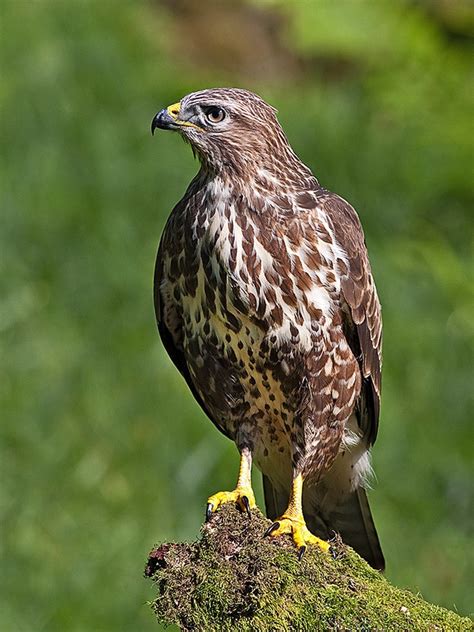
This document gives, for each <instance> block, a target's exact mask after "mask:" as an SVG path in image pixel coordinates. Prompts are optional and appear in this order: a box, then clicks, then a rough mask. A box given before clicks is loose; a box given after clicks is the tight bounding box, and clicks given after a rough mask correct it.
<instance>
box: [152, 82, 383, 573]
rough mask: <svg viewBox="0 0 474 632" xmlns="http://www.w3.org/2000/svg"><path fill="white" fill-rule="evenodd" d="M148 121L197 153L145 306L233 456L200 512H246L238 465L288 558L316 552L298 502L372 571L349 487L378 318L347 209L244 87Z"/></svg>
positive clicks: (358, 487) (376, 383) (363, 447)
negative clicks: (221, 508) (227, 473)
mask: <svg viewBox="0 0 474 632" xmlns="http://www.w3.org/2000/svg"><path fill="white" fill-rule="evenodd" d="M155 128H164V129H176V130H178V131H179V132H180V133H181V135H182V136H183V138H184V139H185V140H186V141H187V142H189V143H190V144H191V146H192V148H193V151H194V152H195V153H196V155H197V156H198V158H199V160H200V162H201V169H200V171H199V173H198V174H197V175H196V177H195V178H194V180H193V181H192V182H191V184H190V185H189V187H188V189H187V191H186V193H185V195H184V197H183V199H182V200H181V201H180V202H179V203H178V204H177V205H176V207H175V208H174V209H173V212H172V213H171V215H170V217H169V219H168V222H167V224H166V227H165V230H164V233H163V236H162V239H161V243H160V247H159V251H158V256H157V262H156V274H155V306H156V314H157V320H158V327H159V331H160V334H161V337H162V340H163V343H164V345H165V347H166V349H167V351H168V353H169V355H170V356H171V358H172V360H173V362H174V363H175V365H176V366H177V367H178V369H179V370H180V371H181V373H182V375H183V376H184V378H185V379H186V381H187V383H188V385H189V387H190V388H191V391H192V392H193V394H194V396H195V398H196V399H197V401H198V402H199V404H200V405H201V406H202V408H203V409H204V411H205V412H206V413H207V415H208V416H209V417H210V419H211V420H212V421H213V422H214V423H215V424H216V426H217V427H218V428H219V429H220V430H221V431H222V432H224V433H225V434H226V435H227V436H228V437H230V438H231V439H232V440H233V441H235V443H236V444H237V447H238V449H239V451H240V453H241V458H242V461H241V472H240V476H239V482H238V485H237V489H236V490H235V491H234V492H221V493H220V494H216V495H214V496H212V497H211V498H210V499H209V506H208V510H209V513H210V512H211V511H212V510H215V509H217V507H218V505H219V504H221V503H222V502H227V501H229V500H236V501H237V502H238V503H239V504H240V505H241V506H243V507H244V508H247V509H249V508H250V507H251V506H253V493H252V491H251V486H250V466H251V463H252V460H253V461H254V462H255V463H256V464H257V466H258V467H259V469H260V470H261V471H262V473H263V475H264V489H265V502H266V505H267V513H268V515H269V516H270V517H271V518H273V519H275V518H277V516H281V517H280V518H279V519H278V521H277V523H275V524H276V525H277V526H275V525H274V528H273V531H274V533H276V534H277V535H278V533H279V532H291V533H292V534H293V538H294V540H295V542H296V544H297V545H298V546H299V547H300V550H301V552H303V551H304V548H305V546H306V543H311V542H315V543H317V544H318V543H319V544H320V546H321V548H324V546H323V544H324V543H323V544H321V540H318V538H314V537H313V536H312V535H311V534H310V533H309V531H308V530H307V529H306V526H305V525H304V521H303V517H302V514H301V508H302V509H303V510H304V514H305V517H306V519H307V521H308V525H309V527H310V528H311V529H312V531H313V532H314V533H317V534H318V535H319V536H320V537H323V538H328V537H330V536H331V533H332V531H339V532H340V533H341V535H342V537H343V539H344V540H345V541H346V542H347V543H348V544H351V545H352V546H353V547H354V548H355V549H356V550H358V551H359V553H360V554H361V555H363V556H364V557H365V558H366V559H367V560H368V561H369V562H370V563H371V564H372V565H373V566H374V567H376V568H383V565H384V561H383V555H382V552H381V550H380V545H379V543H378V538H377V535H376V532H375V528H374V526H373V522H372V518H371V515H370V510H369V507H368V504H367V499H366V496H365V491H364V489H363V485H364V482H365V480H366V478H367V476H368V474H369V470H370V463H369V448H370V446H371V445H372V444H373V442H374V441H375V438H376V435H377V427H378V417H379V407H380V370H381V332H382V325H381V315H380V305H379V301H378V298H377V293H376V290H375V285H374V281H373V278H372V273H371V270H370V265H369V261H368V257H367V251H366V248H365V243H364V236H363V232H362V228H361V226H360V222H359V219H358V217H357V214H356V212H355V211H354V209H353V208H352V207H351V206H350V205H349V204H348V203H347V202H346V201H345V200H343V199H342V198H340V197H339V196H338V195H336V194H334V193H330V192H329V191H327V190H325V189H324V188H322V187H321V186H320V184H319V183H318V181H317V180H316V178H315V177H314V176H313V174H312V173H311V171H310V170H309V169H308V167H306V166H305V165H304V164H303V163H302V162H301V161H300V160H299V158H298V157H297V156H296V155H295V153H294V152H293V151H292V149H291V147H290V145H289V144H288V141H287V139H286V137H285V135H284V133H283V131H282V129H281V127H280V125H279V123H278V121H277V118H276V111H275V110H274V108H272V107H271V106H269V105H268V104H267V103H265V102H264V101H263V100H262V99H260V98H259V97H258V96H256V95H255V94H252V93H251V92H247V91H245V90H238V89H213V90H203V91H201V92H196V93H193V94H190V95H188V96H186V97H185V98H184V99H182V101H181V102H180V103H178V104H175V105H173V106H170V107H169V108H167V109H165V110H162V111H161V112H159V113H158V114H157V115H156V117H155V118H154V119H153V123H152V130H154V129H155ZM303 481H304V488H303ZM302 493H303V498H302V503H303V506H302V507H301V494H302ZM281 514H283V515H281ZM302 529H303V531H302ZM304 529H306V530H304Z"/></svg>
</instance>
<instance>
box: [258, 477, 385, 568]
mask: <svg viewBox="0 0 474 632" xmlns="http://www.w3.org/2000/svg"><path fill="white" fill-rule="evenodd" d="M263 490H264V494H265V506H266V510H267V516H268V517H269V518H270V519H271V520H274V519H275V518H277V517H278V516H281V515H282V514H283V513H284V512H285V510H286V508H287V505H288V493H285V492H283V491H281V490H279V489H276V488H275V487H274V486H273V485H272V483H271V481H270V479H269V478H268V477H267V476H263ZM308 500H310V502H305V503H304V509H305V518H306V522H307V525H308V528H309V529H310V530H311V531H312V532H313V533H314V534H315V535H317V536H319V537H321V538H324V539H329V538H330V537H332V535H333V532H334V531H335V532H337V533H339V534H340V535H341V537H342V539H343V541H344V542H345V544H348V545H349V546H351V547H352V548H353V549H354V550H355V551H357V553H358V554H359V555H360V556H361V557H363V558H364V559H365V560H366V561H367V562H368V563H369V564H370V565H371V566H372V567H373V568H375V569H377V570H381V571H382V570H384V568H385V560H384V556H383V553H382V548H381V546H380V542H379V538H378V535H377V531H376V529H375V525H374V521H373V518H372V513H371V511H370V507H369V502H368V500H367V494H366V492H365V489H363V488H362V487H360V488H359V489H357V490H356V491H354V492H352V493H351V494H348V495H347V496H345V497H344V500H342V501H341V502H339V503H338V504H337V505H336V506H334V507H332V508H331V510H330V511H329V512H328V513H325V514H322V513H321V508H320V507H319V508H318V503H317V502H315V499H313V497H312V495H311V498H308Z"/></svg>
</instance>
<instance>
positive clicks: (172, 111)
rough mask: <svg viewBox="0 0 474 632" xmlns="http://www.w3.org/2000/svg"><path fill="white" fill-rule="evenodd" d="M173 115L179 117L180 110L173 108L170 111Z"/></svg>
mask: <svg viewBox="0 0 474 632" xmlns="http://www.w3.org/2000/svg"><path fill="white" fill-rule="evenodd" d="M170 112H171V114H175V115H176V116H178V114H179V110H178V108H173V109H172V110H170Z"/></svg>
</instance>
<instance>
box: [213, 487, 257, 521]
mask: <svg viewBox="0 0 474 632" xmlns="http://www.w3.org/2000/svg"><path fill="white" fill-rule="evenodd" d="M232 502H235V503H236V504H237V506H238V507H239V508H240V509H241V510H242V511H246V512H247V513H248V514H249V515H250V510H251V509H254V508H255V507H256V506H257V504H256V502H255V496H254V493H253V490H252V488H251V487H247V486H246V487H237V488H236V489H234V491H232V492H217V494H213V495H212V496H210V497H209V498H208V499H207V510H206V519H207V520H209V518H210V517H211V514H212V513H213V512H214V511H217V509H218V508H219V507H220V506H221V505H224V504H225V503H232Z"/></svg>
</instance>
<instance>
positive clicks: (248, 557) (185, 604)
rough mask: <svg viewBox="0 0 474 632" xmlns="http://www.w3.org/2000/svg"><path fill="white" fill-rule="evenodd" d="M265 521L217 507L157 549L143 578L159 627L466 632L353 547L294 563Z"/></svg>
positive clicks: (338, 545) (310, 554)
mask: <svg viewBox="0 0 474 632" xmlns="http://www.w3.org/2000/svg"><path fill="white" fill-rule="evenodd" d="M269 524H270V522H269V521H268V520H267V519H266V518H264V517H263V516H262V514H261V513H260V511H258V510H253V511H252V515H251V518H249V517H248V516H247V515H244V514H242V513H240V512H239V511H238V510H237V509H235V508H234V507H233V506H231V505H226V506H224V507H223V508H222V509H221V510H219V512H218V513H216V514H215V515H214V516H213V517H212V519H211V521H210V522H209V523H208V524H206V525H204V526H203V529H202V537H201V539H200V540H198V541H197V542H193V543H191V544H187V543H178V544H162V545H161V546H158V547H156V548H155V549H153V550H152V552H151V553H150V556H149V559H148V564H147V567H146V571H145V574H146V576H147V577H150V578H151V579H152V580H153V581H154V582H155V583H156V586H157V588H158V594H157V597H156V599H155V600H154V601H153V602H152V603H151V606H152V608H153V610H154V612H155V614H156V617H157V619H158V621H159V622H160V623H164V624H177V625H178V626H179V627H180V628H181V629H183V630H195V631H199V630H203V631H206V632H212V631H213V630H216V631H217V630H219V631H222V630H249V631H252V632H258V631H269V630H278V631H282V632H283V631H286V630H288V631H290V630H291V631H295V630H296V631H298V630H302V631H306V630H307V631H312V630H338V631H342V630H344V631H345V630H348V631H351V632H352V631H369V630H370V631H372V630H377V631H389V630H390V631H392V630H397V631H398V630H410V631H411V630H420V631H421V630H422V631H423V632H426V631H431V632H435V631H438V630H439V631H443V632H444V631H446V630H473V629H474V626H473V623H472V621H470V620H469V619H465V618H462V617H460V616H458V615H456V614H455V613H453V612H450V611H449V610H445V609H444V608H441V607H439V606H435V605H432V604H429V603H427V602H426V601H423V599H421V598H420V597H419V596H416V595H414V594H412V593H410V592H409V591H406V590H400V589H398V588H395V587H393V586H391V585H390V584H389V583H388V582H387V581H386V579H385V578H384V577H383V575H381V574H380V573H379V572H377V571H374V570H373V569H372V568H371V567H370V566H368V564H367V563H366V562H365V561H364V560H362V559H361V558H360V557H359V556H358V555H357V554H356V553H355V552H354V551H353V550H352V549H350V548H349V547H346V546H345V545H344V544H343V543H342V542H341V541H339V540H336V541H335V542H333V546H332V549H333V553H334V555H329V554H327V553H323V552H322V551H320V550H319V549H317V548H315V547H309V548H308V550H307V552H306V553H305V555H304V557H303V558H302V560H301V561H299V560H298V558H297V555H296V550H295V548H294V546H293V544H292V543H291V541H290V540H289V539H288V538H287V537H286V536H285V537H283V538H278V539H273V538H264V537H263V533H264V532H265V530H266V529H267V527H268V525H269Z"/></svg>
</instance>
